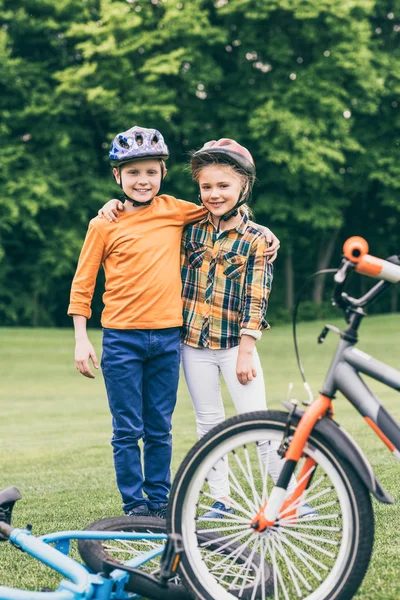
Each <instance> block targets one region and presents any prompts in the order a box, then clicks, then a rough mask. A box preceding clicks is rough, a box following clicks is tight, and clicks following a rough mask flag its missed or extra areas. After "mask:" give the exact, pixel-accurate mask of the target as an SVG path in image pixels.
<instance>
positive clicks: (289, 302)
mask: <svg viewBox="0 0 400 600" xmlns="http://www.w3.org/2000/svg"><path fill="white" fill-rule="evenodd" d="M286 251H287V253H286V256H285V306H286V308H287V309H288V310H293V307H294V273H293V256H292V247H291V246H290V245H289V244H287V246H286Z"/></svg>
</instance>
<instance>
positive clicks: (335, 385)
mask: <svg viewBox="0 0 400 600" xmlns="http://www.w3.org/2000/svg"><path fill="white" fill-rule="evenodd" d="M359 373H363V374H364V375H368V376H369V377H371V378H372V379H375V380H376V381H380V382H381V383H384V384H385V385H387V386H388V387H390V388H392V389H394V390H397V391H400V371H398V370H396V369H393V368H392V367H389V366H388V365H386V364H385V363H383V362H381V361H379V360H376V359H375V358H373V357H372V356H370V355H369V354H366V353H365V352H362V351H361V350H358V348H355V347H354V343H351V342H348V341H346V340H341V341H340V343H339V346H338V348H337V351H336V353H335V356H334V359H333V361H332V364H331V366H330V368H329V371H328V373H327V376H326V378H325V382H324V386H323V389H322V394H324V395H325V396H328V397H330V398H332V397H334V396H335V394H336V391H340V392H342V394H343V395H344V396H346V398H347V399H348V400H349V401H350V402H351V404H352V405H353V406H354V407H355V408H356V409H357V410H358V412H359V413H360V414H361V415H362V417H363V418H364V419H365V421H366V422H367V423H368V425H369V426H370V427H371V428H372V429H373V430H374V431H375V433H376V434H377V435H378V436H379V437H380V438H381V440H382V441H383V442H384V444H385V445H386V446H387V447H388V448H389V450H390V451H391V452H392V453H393V454H394V456H395V457H396V458H397V460H399V461H400V427H399V425H398V424H397V422H396V421H395V420H394V419H393V417H392V416H391V414H390V413H389V412H388V411H387V410H386V408H385V407H384V406H382V404H381V403H380V401H379V399H378V398H377V397H376V396H375V394H374V393H373V392H372V391H371V390H370V388H369V387H368V385H367V384H366V383H365V381H364V380H363V379H362V378H361V377H360V375H359Z"/></svg>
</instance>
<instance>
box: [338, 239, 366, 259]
mask: <svg viewBox="0 0 400 600" xmlns="http://www.w3.org/2000/svg"><path fill="white" fill-rule="evenodd" d="M368 250H369V246H368V242H367V240H364V238H362V237H359V236H358V235H354V236H353V237H351V238H349V239H348V240H346V241H345V243H344V245H343V255H344V256H345V257H346V258H347V259H348V260H351V262H352V263H357V262H359V261H360V260H361V259H362V257H363V256H365V254H368Z"/></svg>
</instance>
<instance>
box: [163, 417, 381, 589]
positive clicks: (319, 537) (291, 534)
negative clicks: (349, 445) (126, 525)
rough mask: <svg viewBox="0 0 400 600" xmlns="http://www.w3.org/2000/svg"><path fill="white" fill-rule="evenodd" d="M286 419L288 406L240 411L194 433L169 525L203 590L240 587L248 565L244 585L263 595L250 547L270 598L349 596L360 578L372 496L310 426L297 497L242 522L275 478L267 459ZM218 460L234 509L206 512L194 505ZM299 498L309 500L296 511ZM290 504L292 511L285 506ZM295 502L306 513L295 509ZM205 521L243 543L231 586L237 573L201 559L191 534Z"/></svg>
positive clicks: (184, 568)
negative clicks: (274, 512)
mask: <svg viewBox="0 0 400 600" xmlns="http://www.w3.org/2000/svg"><path fill="white" fill-rule="evenodd" d="M286 421H287V413H283V412H278V411H260V412H255V413H248V414H246V415H241V416H237V417H233V418H231V419H229V420H228V421H225V422H224V423H222V424H221V425H218V426H217V427H215V428H214V429H213V430H212V431H210V432H209V433H208V434H207V435H206V436H204V437H203V438H202V439H201V440H199V442H198V443H197V444H196V445H195V446H194V447H193V448H192V450H191V451H190V452H189V454H188V455H187V456H186V458H185V459H184V461H183V463H182V465H181V467H180V469H179V471H178V473H177V475H176V477H175V480H174V484H173V487H172V491H171V496H170V503H169V514H168V519H167V526H168V531H169V532H171V533H177V534H180V535H181V536H182V540H183V545H184V553H183V555H182V560H181V565H180V569H181V574H182V576H183V578H184V579H185V581H186V583H187V585H188V587H189V588H190V589H192V590H193V591H194V592H195V593H196V595H197V598H199V599H201V600H230V599H233V598H236V597H237V596H239V597H241V586H242V585H244V582H245V574H246V569H248V568H249V567H250V565H251V566H253V568H254V570H255V571H256V573H257V575H256V578H255V579H254V580H253V582H249V581H247V582H245V585H247V587H248V588H249V586H251V585H253V592H252V594H251V596H250V598H251V600H258V599H261V600H264V598H266V597H267V595H268V590H267V588H266V586H265V585H264V572H263V570H262V569H258V568H257V566H256V565H254V563H252V556H253V555H255V554H258V555H261V558H262V561H261V563H260V564H263V561H267V562H268V563H270V564H271V565H272V571H273V574H272V580H273V585H272V588H273V590H272V595H273V597H274V599H275V600H278V599H281V598H282V599H284V600H292V599H293V600H294V599H298V598H302V599H307V600H349V599H350V598H352V597H353V595H354V594H355V593H356V591H357V589H358V587H359V585H360V584H361V582H362V580H363V577H364V575H365V572H366V570H367V568H368V564H369V560H370V556H371V552H372V546H373V530H374V520H373V512H372V505H371V499H370V496H369V493H368V491H367V490H366V488H365V486H364V485H363V484H362V482H361V481H360V479H359V477H358V475H357V473H356V472H355V471H354V469H353V468H352V467H351V465H350V464H349V463H348V462H346V461H345V460H343V459H342V458H341V457H338V456H336V455H335V453H334V451H333V450H332V448H330V446H329V444H328V443H327V442H326V440H325V439H324V438H323V437H322V436H320V435H318V434H317V433H314V432H313V433H312V434H311V436H310V438H309V440H308V442H307V444H306V446H305V448H304V453H303V457H302V459H301V461H299V464H298V466H297V468H296V473H295V476H296V479H293V480H292V482H291V489H290V490H289V492H288V496H289V495H290V494H291V493H292V492H293V490H294V489H295V488H296V487H297V486H298V485H301V483H302V480H303V481H305V480H306V478H307V479H309V483H308V486H307V488H306V490H305V491H304V493H303V494H302V496H301V497H300V499H299V500H298V501H296V503H295V504H293V505H292V506H289V507H287V508H286V509H284V510H282V511H281V514H280V515H279V518H278V520H277V522H276V524H275V525H274V526H273V527H271V528H267V529H265V530H264V531H262V532H258V531H255V530H254V529H253V528H251V526H250V523H251V521H252V519H253V518H254V517H255V516H256V514H257V513H258V511H259V510H260V508H261V507H262V506H263V505H265V503H266V502H267V501H268V495H269V492H270V490H271V489H272V487H273V481H272V478H271V475H270V473H271V472H273V469H271V464H272V463H274V461H275V459H278V460H279V458H278V457H277V455H276V449H277V448H278V446H279V444H280V442H281V441H282V438H283V432H284V427H285V424H286ZM293 429H294V428H293V427H292V433H293ZM307 459H308V462H307V467H306V469H308V465H309V464H311V465H312V466H311V467H310V469H309V470H308V471H307V470H306V472H305V473H304V471H303V476H302V477H300V478H299V473H300V470H301V469H302V467H303V465H304V462H305V461H306V460H307ZM222 461H223V462H224V463H225V465H226V464H227V465H228V467H227V473H228V478H229V485H230V498H231V502H232V507H233V508H234V510H235V513H234V514H227V515H226V516H224V515H223V514H221V515H220V516H221V518H220V519H211V520H205V519H204V518H201V514H202V513H204V511H206V510H207V509H208V508H209V505H210V504H212V502H213V501H214V498H212V497H211V494H210V492H209V486H208V483H207V478H208V475H209V473H210V472H212V470H213V469H214V470H215V468H216V465H220V464H221V462H222ZM313 461H315V462H313ZM270 463H271V464H270ZM282 464H283V461H282ZM278 466H279V463H278ZM275 467H276V463H275ZM275 477H276V471H275ZM301 506H303V507H304V506H305V507H307V510H306V511H305V510H303V511H302V509H301ZM310 507H311V509H310ZM294 509H296V511H297V513H296V514H295V515H294V516H293V510H294ZM301 511H302V512H303V514H304V513H305V512H308V513H309V514H308V515H306V516H301V514H302V513H301ZM204 531H212V532H214V533H216V534H217V535H219V544H220V545H221V547H222V546H223V545H224V544H226V543H235V544H239V545H240V547H241V548H243V549H246V550H247V551H248V554H247V559H246V560H245V561H244V562H243V564H242V571H243V572H242V575H243V577H242V582H241V584H240V585H239V586H238V581H237V580H235V578H233V579H232V577H230V576H229V575H228V576H226V574H225V573H224V569H223V564H220V566H219V567H218V565H214V566H213V568H211V569H210V568H209V565H208V564H207V557H204V555H202V552H201V548H200V546H201V544H199V543H198V539H199V537H201V535H202V533H203V532H204ZM221 562H223V561H221ZM216 568H218V569H219V570H218V573H217V574H215V569H216ZM213 569H214V572H213Z"/></svg>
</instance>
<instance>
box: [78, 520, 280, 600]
mask: <svg viewBox="0 0 400 600" xmlns="http://www.w3.org/2000/svg"><path fill="white" fill-rule="evenodd" d="M86 530H88V531H121V532H122V531H125V532H127V531H129V532H136V533H166V531H167V530H166V523H165V521H164V520H162V519H156V518H153V517H150V518H149V517H111V518H109V519H101V520H100V521H96V522H94V523H92V524H91V525H89V526H88V527H87V528H86ZM219 537H220V536H219V535H218V534H216V533H214V532H212V531H204V532H202V533H201V535H200V537H199V540H198V541H199V544H201V545H202V554H203V555H207V557H208V564H209V565H210V566H212V565H213V563H219V562H220V561H221V560H223V561H224V563H223V564H224V569H223V570H224V571H226V574H229V575H230V577H231V578H234V577H236V578H237V580H238V581H239V582H241V581H242V575H241V572H240V571H241V569H242V566H243V564H244V563H245V562H246V560H248V557H249V554H250V551H249V550H248V549H246V548H240V547H239V544H236V543H235V542H229V543H227V544H225V545H224V547H221V544H219ZM164 544H165V541H164V540H131V541H130V540H118V539H113V540H79V542H78V550H79V553H80V555H81V557H82V559H83V560H84V562H85V563H86V564H87V566H88V567H89V568H90V569H91V570H92V571H94V572H96V573H97V572H100V571H102V569H103V562H104V561H105V560H109V559H111V560H112V561H113V562H117V563H120V564H123V563H124V562H126V561H127V560H129V559H132V558H134V557H135V556H139V555H140V554H144V553H145V552H147V551H148V550H151V549H153V548H155V547H156V546H159V545H164ZM231 555H233V556H234V557H235V559H234V560H232V559H231ZM160 558H161V555H160V556H158V557H156V558H153V559H151V560H149V561H148V562H146V563H145V564H143V565H142V566H141V567H140V569H139V568H138V569H135V572H134V573H131V574H130V579H129V584H128V585H127V590H129V591H132V592H136V593H137V594H140V595H142V596H145V597H149V598H154V599H155V600H158V599H159V600H189V599H192V598H193V597H197V596H196V595H195V596H193V594H192V593H191V592H190V591H188V590H187V589H186V587H185V586H184V585H183V583H182V580H181V577H180V575H179V568H178V574H177V575H176V576H175V577H174V578H172V579H171V580H170V581H169V582H168V586H167V587H166V586H161V584H160V582H159V581H158V579H157V578H158V576H159V572H160ZM218 568H220V567H219V566H218ZM260 568H261V561H260V556H259V555H255V556H254V555H253V557H252V565H251V568H249V570H248V574H247V576H246V582H249V581H250V582H254V580H255V578H256V576H257V573H258V571H259V570H260ZM216 572H217V571H215V573H216ZM263 572H264V580H265V581H266V582H268V581H269V582H270V580H271V570H270V568H269V565H268V564H267V563H266V564H264V565H263ZM269 585H270V583H269ZM252 591H253V585H245V586H243V594H242V596H241V598H243V600H248V599H250V595H249V594H250V593H252Z"/></svg>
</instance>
